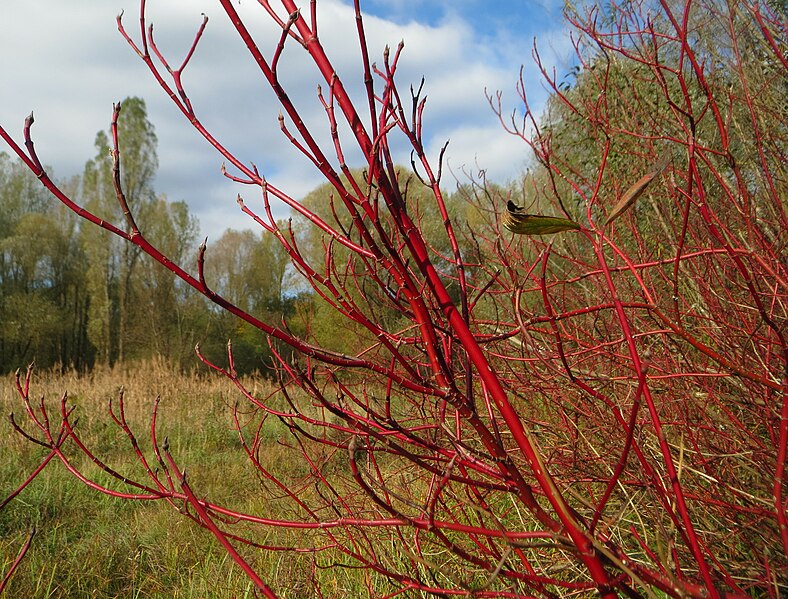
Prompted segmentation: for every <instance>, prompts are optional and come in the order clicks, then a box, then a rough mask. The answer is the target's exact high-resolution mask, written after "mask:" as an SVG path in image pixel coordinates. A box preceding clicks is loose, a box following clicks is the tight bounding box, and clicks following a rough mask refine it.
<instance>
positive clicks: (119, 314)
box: [0, 98, 474, 373]
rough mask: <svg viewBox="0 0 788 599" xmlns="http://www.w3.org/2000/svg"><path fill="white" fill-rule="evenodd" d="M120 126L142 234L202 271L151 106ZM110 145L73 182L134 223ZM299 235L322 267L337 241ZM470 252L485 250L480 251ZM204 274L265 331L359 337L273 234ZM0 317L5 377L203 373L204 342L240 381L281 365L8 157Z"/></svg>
mask: <svg viewBox="0 0 788 599" xmlns="http://www.w3.org/2000/svg"><path fill="white" fill-rule="evenodd" d="M118 130H119V131H118V134H119V140H120V152H121V156H122V161H123V163H122V164H123V166H122V173H121V179H122V185H123V189H124V190H125V194H126V200H127V202H128V205H129V208H130V209H131V211H132V212H133V213H134V214H135V219H136V221H137V224H138V226H139V227H140V229H141V230H143V231H145V234H146V236H147V237H148V238H149V239H151V241H152V242H154V244H155V245H157V246H158V247H160V248H162V250H163V251H164V252H165V253H166V254H167V255H168V256H169V257H170V258H171V259H173V261H175V262H178V263H180V264H182V265H185V266H187V267H189V266H190V265H191V266H194V265H195V264H196V261H197V252H198V241H199V240H198V235H199V223H198V221H197V218H196V217H195V216H194V214H192V213H191V212H190V210H189V206H188V204H187V203H186V202H184V201H171V200H169V199H168V198H166V197H165V196H163V195H162V194H160V193H157V192H156V190H155V188H154V181H155V176H156V171H157V168H158V156H157V138H156V133H155V129H154V126H153V124H152V123H151V122H150V121H149V120H148V116H147V111H146V107H145V102H144V100H142V99H140V98H127V99H126V100H125V101H124V102H123V110H122V113H121V116H120V118H119V121H118ZM110 147H111V139H110V137H109V134H108V132H105V131H99V132H98V134H97V135H96V139H95V148H96V154H95V157H94V158H93V159H91V160H89V161H88V162H87V163H86V164H85V167H84V170H83V172H82V174H81V175H77V176H74V177H72V178H70V179H68V180H63V181H61V182H60V184H61V186H62V187H63V188H64V190H66V192H67V193H68V194H69V195H70V196H71V197H75V198H78V199H79V200H80V203H82V204H83V205H85V207H86V208H87V209H89V210H91V211H92V212H93V213H95V214H97V215H99V216H100V217H101V218H104V219H106V220H108V221H110V222H114V223H122V222H124V219H123V215H122V213H121V209H120V207H119V204H118V202H117V199H116V196H115V190H114V187H113V181H112V177H113V173H112V158H111V153H110ZM410 183H412V182H411V181H409V182H407V183H403V184H408V185H409V184H410ZM413 183H414V185H413V187H414V188H416V187H419V185H418V183H417V182H413ZM421 187H423V186H421ZM416 195H418V193H416ZM423 195H424V200H425V201H424V202H423V203H422V204H421V208H420V210H421V211H422V213H423V218H424V221H425V222H426V223H431V224H428V225H427V227H428V228H429V229H430V230H431V231H432V238H433V241H434V245H435V248H436V252H438V253H439V254H441V253H443V254H444V255H447V256H448V255H449V253H450V251H451V250H450V248H449V247H448V239H447V238H446V237H445V231H444V230H443V227H442V226H441V218H440V215H439V214H438V213H437V211H436V209H435V207H434V204H431V203H429V202H428V201H427V197H428V190H427V188H424V193H423ZM452 198H453V201H452V204H453V205H454V206H455V208H456V211H457V212H458V214H459V213H461V212H466V213H468V214H467V215H465V216H468V217H469V218H470V219H471V220H473V218H474V217H473V215H472V213H473V212H474V207H473V206H472V205H471V204H468V203H467V202H466V201H465V199H464V197H463V194H462V193H456V194H454V195H453V196H452ZM331 202H332V198H331V189H330V186H328V185H327V184H325V185H322V186H320V187H318V188H317V189H315V190H314V191H313V192H311V193H310V194H308V195H307V197H306V198H304V203H305V205H306V206H308V207H309V208H310V209H312V210H314V211H315V212H316V213H318V214H322V215H323V216H324V217H326V218H330V216H331V210H332V209H331ZM433 212H434V214H433ZM461 220H463V222H466V223H467V222H469V221H468V218H463V219H461ZM290 226H291V227H292V230H293V234H294V235H295V236H297V238H298V239H299V243H300V244H301V245H302V246H303V247H306V248H309V249H308V252H309V253H310V254H312V255H313V257H314V258H315V259H316V260H319V259H318V258H317V256H318V255H319V254H320V253H321V252H323V251H325V247H324V244H325V243H326V240H325V239H324V238H322V237H321V236H320V235H319V234H317V233H315V231H314V229H313V228H312V227H310V226H309V223H308V222H307V221H306V220H303V219H302V218H300V217H299V216H297V215H295V216H294V217H293V219H292V224H291V225H290ZM442 232H443V236H442V237H441V235H442ZM467 250H468V253H471V252H472V248H471V247H470V246H469V247H468V248H467ZM205 275H206V278H207V279H208V281H209V284H210V285H211V287H212V288H213V289H214V290H215V291H216V292H218V293H220V294H221V295H223V296H224V297H225V298H227V299H228V300H230V301H231V302H232V303H234V304H235V305H237V306H238V307H239V308H241V309H242V310H244V311H246V312H249V313H252V314H255V315H256V316H257V317H258V318H261V319H262V320H264V321H266V322H272V323H279V322H280V321H282V320H283V319H285V320H286V321H287V323H288V326H289V327H291V328H292V327H295V328H299V327H300V328H301V329H302V333H303V334H306V335H308V336H311V337H313V338H314V339H316V340H317V341H319V342H320V343H323V344H325V345H328V346H335V347H336V348H337V349H339V350H347V351H349V350H351V349H352V348H350V347H344V345H345V344H346V342H347V341H348V340H349V339H352V338H354V336H353V335H344V334H342V327H343V326H347V325H346V324H345V323H344V319H343V318H342V317H341V315H340V314H337V313H336V312H335V311H334V310H333V309H332V308H331V306H329V305H328V304H326V303H325V302H324V301H322V299H321V297H320V295H319V294H315V293H314V292H313V291H311V290H310V291H306V290H305V289H304V287H303V284H301V283H299V281H298V276H297V273H295V272H294V271H293V269H292V267H291V266H290V261H289V258H288V256H287V253H286V252H285V251H284V249H283V248H282V246H281V244H280V243H279V242H278V241H277V240H276V239H275V238H274V237H273V236H272V235H269V234H266V233H265V232H263V233H262V234H261V233H257V232H253V231H251V230H241V231H238V230H232V229H228V230H227V231H225V232H224V234H223V235H222V236H221V237H220V238H219V239H218V240H216V241H214V242H211V243H210V245H209V247H208V251H207V253H206V261H205ZM370 291H371V290H370ZM362 292H364V290H363V289H359V293H362ZM383 304H385V301H381V306H382V305H383ZM0 322H2V323H3V326H2V327H0V371H2V372H3V373H7V372H13V371H14V370H16V369H18V368H21V367H24V366H26V365H27V364H29V363H31V362H35V364H36V366H37V367H38V368H45V369H46V368H53V367H54V368H59V369H64V370H65V369H72V368H73V369H77V370H79V371H86V370H90V369H91V368H93V367H95V366H97V365H100V366H110V367H111V366H115V365H119V364H124V363H127V362H129V361H135V360H143V359H148V358H152V357H154V356H157V357H164V358H166V359H167V360H169V361H171V362H173V363H174V364H176V365H178V366H180V367H182V368H189V367H192V366H194V365H196V364H197V360H196V357H195V353H194V348H195V345H196V344H198V343H199V344H200V349H201V351H202V352H203V353H204V354H205V355H206V357H209V358H211V359H217V360H221V359H222V354H224V353H226V343H227V341H228V340H231V341H232V343H233V355H234V359H235V367H236V369H237V370H238V371H239V372H251V371H267V370H268V369H269V368H270V367H271V366H272V364H273V360H272V353H271V352H272V348H271V347H270V346H269V340H267V339H266V338H265V336H264V335H262V334H261V333H260V332H259V331H257V330H255V329H254V328H253V327H251V326H249V325H247V324H246V323H243V322H241V321H240V320H238V319H236V318H235V317H234V316H232V315H231V314H229V313H227V312H225V311H223V310H219V309H217V308H216V307H215V306H214V305H213V304H211V303H210V302H208V301H207V300H206V299H205V297H203V296H202V295H200V294H198V293H196V292H195V291H194V290H193V289H191V288H190V287H188V286H187V285H185V284H184V283H183V282H181V281H178V280H174V279H173V277H172V275H171V273H169V272H168V271H167V270H166V269H165V268H163V267H162V266H161V265H160V264H158V263H155V262H153V261H152V260H150V259H147V258H146V257H144V256H142V253H141V250H140V249H139V248H138V247H136V246H134V245H132V244H128V243H125V242H123V241H121V240H119V239H117V238H116V237H113V236H112V235H110V234H109V233H107V232H106V231H102V230H98V229H96V228H95V227H90V226H85V224H84V223H83V222H81V220H80V219H79V217H77V216H76V215H75V214H73V213H72V212H71V211H69V210H68V209H66V208H65V207H64V206H63V205H62V204H60V203H58V202H56V201H54V200H53V199H52V198H51V197H50V196H49V194H48V192H47V191H46V190H45V189H44V188H43V187H41V185H40V184H39V183H38V181H37V180H36V178H35V176H34V175H32V174H31V173H30V171H29V170H28V169H27V168H26V167H25V165H24V164H22V163H21V162H20V161H18V160H13V159H12V158H11V157H10V156H9V155H8V154H7V153H0ZM277 351H280V352H284V353H287V352H288V351H289V349H287V348H284V347H280V348H278V349H277Z"/></svg>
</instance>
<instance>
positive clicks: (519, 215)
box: [503, 201, 580, 235]
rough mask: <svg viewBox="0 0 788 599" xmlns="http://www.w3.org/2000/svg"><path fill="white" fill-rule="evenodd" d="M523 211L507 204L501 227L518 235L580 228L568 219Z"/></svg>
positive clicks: (546, 233) (518, 207) (514, 205)
mask: <svg viewBox="0 0 788 599" xmlns="http://www.w3.org/2000/svg"><path fill="white" fill-rule="evenodd" d="M523 210H524V209H523V208H521V207H520V206H518V205H516V204H515V203H514V202H511V201H510V202H507V204H506V214H504V215H503V226H504V227H506V228H507V229H509V230H510V231H511V232H512V233H517V234H518V235H549V234H551V233H561V232H562V231H573V230H577V229H579V228H580V225H578V224H577V223H576V222H575V221H573V220H569V219H568V218H559V217H557V216H543V215H541V214H526V213H525V212H524V211H523Z"/></svg>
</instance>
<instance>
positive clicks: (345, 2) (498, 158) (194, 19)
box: [0, 0, 572, 239]
mask: <svg viewBox="0 0 788 599" xmlns="http://www.w3.org/2000/svg"><path fill="white" fill-rule="evenodd" d="M147 4H148V18H149V21H152V22H153V23H154V25H155V29H154V33H155V36H156V39H157V41H158V43H159V45H160V48H161V49H162V51H163V53H164V54H165V56H167V57H168V59H169V60H170V62H171V63H173V64H179V63H180V61H181V60H182V58H183V56H184V54H185V52H186V51H187V49H188V47H189V45H190V43H191V40H192V38H193V35H194V33H195V32H196V30H197V28H198V27H199V25H200V23H201V21H202V16H201V15H202V13H204V14H206V15H207V16H208V18H209V22H208V26H207V29H206V31H205V34H204V36H203V40H202V41H201V43H200V45H199V46H198V48H197V51H196V52H195V55H194V57H193V58H192V61H191V63H190V65H189V67H188V68H187V69H186V71H185V72H184V75H183V82H184V87H185V89H186V91H187V93H188V94H189V97H190V98H191V101H192V104H193V106H194V107H195V110H196V112H197V114H198V116H199V117H200V119H201V120H202V121H203V122H204V124H205V125H206V126H207V127H208V128H209V130H210V131H211V132H212V133H213V134H214V136H215V137H216V138H218V139H219V140H221V141H222V143H223V144H224V145H225V146H226V147H227V148H229V149H230V150H231V151H232V152H233V153H234V154H235V155H237V156H238V157H239V158H240V159H241V160H242V161H243V162H245V163H247V164H248V163H254V164H255V165H256V166H257V167H258V169H259V170H260V172H261V173H263V174H264V175H265V176H266V178H267V179H268V180H269V181H270V182H271V183H272V184H274V185H276V186H277V187H279V188H280V189H283V190H285V191H286V192H288V193H289V194H290V195H291V196H292V197H295V198H300V197H303V196H304V195H305V194H306V193H308V192H309V191H311V190H312V189H314V188H315V187H316V186H317V185H319V184H320V183H322V180H321V178H320V175H319V173H318V172H317V171H316V170H315V168H314V167H313V166H312V165H311V163H310V162H309V161H308V160H306V159H305V158H304V157H303V156H301V155H299V154H298V152H297V150H296V149H295V148H294V147H293V146H292V145H291V144H290V143H289V142H288V141H287V140H285V139H284V138H283V136H282V134H281V132H280V130H279V126H278V121H277V117H278V114H279V107H278V105H277V104H276V99H275V97H274V96H273V94H272V93H271V92H270V90H269V89H268V88H267V87H266V85H265V81H264V80H263V79H262V77H261V76H260V74H259V71H256V70H255V65H254V64H253V62H252V61H251V58H250V56H249V53H248V52H247V51H246V49H245V47H244V45H243V43H242V42H241V40H240V39H239V38H238V36H237V34H236V33H235V31H234V29H233V28H232V26H231V25H230V23H229V20H228V18H227V16H226V15H225V14H224V12H223V11H222V9H221V7H220V5H219V4H218V2H216V1H215V0H148V3H147ZM277 4H278V3H277V2H272V5H277ZM303 4H304V5H305V6H306V8H305V13H306V14H308V2H303ZM234 5H235V7H236V10H238V11H239V14H241V16H242V17H243V18H244V19H245V20H246V22H247V25H248V26H249V28H250V30H252V31H253V32H254V35H255V39H256V40H257V42H258V45H259V46H260V48H261V49H262V50H263V51H264V53H267V54H268V55H269V56H270V52H271V50H273V48H274V47H275V45H276V42H277V41H278V38H279V36H278V33H277V32H276V31H275V30H274V29H273V28H272V26H271V24H270V20H269V19H268V17H267V16H266V15H264V14H263V11H262V10H261V8H260V6H259V4H258V3H257V2H256V1H254V0H235V1H234ZM361 6H362V11H363V12H364V14H365V21H364V22H365V27H366V31H367V36H368V40H369V41H368V43H369V48H370V54H371V57H372V60H373V61H374V60H377V61H379V62H382V58H381V57H382V52H383V48H384V47H385V46H386V45H389V46H391V47H392V48H394V47H396V45H397V44H398V43H399V42H400V41H403V42H404V44H405V48H404V53H403V55H402V58H401V59H400V67H399V71H398V76H397V77H398V78H397V80H398V82H399V84H400V86H401V89H402V90H404V91H407V90H408V87H409V86H410V85H411V84H414V85H418V84H419V82H420V80H421V78H422V77H424V78H425V80H426V83H425V87H424V93H425V94H426V95H427V109H426V112H425V117H424V138H425V139H424V142H425V146H426V148H427V150H428V155H429V156H430V157H432V159H433V161H434V163H436V160H435V159H436V158H437V155H438V152H439V150H440V148H441V147H442V146H443V145H444V144H445V143H446V141H449V146H448V149H447V152H446V158H445V166H444V170H445V171H446V174H445V175H444V182H445V183H446V184H447V185H453V181H454V179H455V178H456V179H459V180H464V179H465V177H466V174H467V173H471V172H478V170H479V169H480V168H481V169H484V170H485V171H486V173H487V176H488V178H489V179H492V180H494V181H497V182H501V183H505V182H506V181H508V180H511V179H514V178H516V177H517V176H518V175H519V174H520V173H521V172H522V171H523V170H524V168H525V166H526V164H527V161H528V159H529V151H528V148H527V146H526V145H525V144H524V142H523V141H522V140H519V139H517V138H516V137H513V136H511V135H509V134H507V133H506V132H505V131H504V130H503V128H502V126H501V124H500V122H499V121H498V117H497V116H496V115H495V114H494V113H493V111H492V110H491V109H490V106H489V104H488V102H487V99H486V97H485V90H487V91H488V92H490V93H495V92H497V91H501V92H502V93H503V102H504V109H505V111H506V112H507V113H509V112H511V111H512V110H522V102H521V101H519V99H518V97H517V93H516V88H515V85H516V83H517V80H518V77H519V72H520V67H521V65H523V66H524V74H525V81H526V89H527V91H528V94H529V100H530V101H531V102H532V106H533V107H535V108H536V109H537V110H538V109H539V108H540V107H541V106H542V105H543V103H544V101H545V99H546V97H547V94H546V92H545V90H544V87H543V85H542V83H541V80H540V77H539V75H538V71H537V69H536V66H535V65H534V61H533V58H532V50H533V44H534V39H535V38H536V42H537V44H538V47H539V52H540V55H541V56H542V58H543V59H544V61H545V62H546V63H547V65H548V66H549V67H553V66H554V67H555V68H556V69H557V72H558V73H559V75H560V73H562V72H566V71H567V70H568V69H569V67H570V66H571V60H572V47H571V42H570V38H569V34H568V30H567V28H566V25H565V23H564V21H563V20H562V18H561V6H562V2H561V0H520V1H517V0H499V1H496V2H493V1H492V0H366V1H364V0H362V2H361ZM122 10H125V16H124V23H125V24H126V27H127V28H128V30H129V32H130V33H132V35H134V36H136V38H137V39H138V38H139V20H138V15H139V9H138V3H137V1H136V0H36V1H34V2H14V3H10V2H3V3H1V4H0V124H1V125H2V126H3V127H5V128H6V129H7V130H8V131H10V132H11V134H12V135H14V136H15V138H16V139H17V140H18V141H20V142H21V138H22V135H21V132H22V125H23V121H24V118H25V116H27V115H28V114H29V113H30V112H31V111H34V114H35V125H34V127H33V139H34V141H35V143H36V149H37V151H38V154H39V157H40V158H41V160H42V161H43V162H44V163H45V164H46V165H49V166H50V167H51V169H52V174H53V175H54V176H55V177H56V178H66V177H70V176H72V175H75V174H78V173H81V171H82V169H83V167H84V164H85V162H86V161H87V160H89V159H91V158H93V157H94V156H95V148H94V145H93V144H94V140H95V136H96V133H97V132H98V131H99V130H102V129H104V130H106V129H107V128H108V125H109V121H110V118H111V115H112V103H113V102H116V101H119V100H122V99H123V98H125V97H128V96H138V97H141V98H143V99H144V100H145V102H146V104H147V108H148V118H149V120H150V121H151V122H152V123H153V125H154V127H155V130H156V134H157V136H158V155H159V171H158V174H157V178H156V183H155V188H156V190H157V191H158V192H159V193H161V194H163V195H165V196H166V197H167V198H168V199H169V200H173V201H175V200H184V201H186V202H187V203H188V204H189V206H190V209H191V211H192V213H193V214H195V215H196V216H197V218H198V219H199V221H200V225H201V229H202V234H203V235H208V236H210V237H212V238H213V239H216V238H217V237H218V236H219V235H221V233H222V232H223V231H224V229H226V228H236V229H239V228H251V227H253V224H254V223H252V222H250V221H249V220H248V218H247V217H245V216H244V215H243V214H241V213H240V212H239V210H238V206H237V204H236V202H235V198H236V196H237V194H239V193H240V194H242V195H243V197H244V199H245V200H246V202H247V204H249V205H252V206H253V205H254V199H255V194H254V190H252V189H251V188H250V187H248V186H239V185H238V184H235V183H233V182H231V181H228V180H227V179H225V178H224V177H223V176H222V175H221V171H220V169H221V165H222V158H221V157H220V156H218V155H217V153H216V151H215V150H213V149H212V148H211V147H210V146H209V145H208V144H207V143H206V142H205V141H204V140H203V138H202V137H201V136H200V135H199V134H197V133H196V132H195V131H194V130H193V129H191V127H190V126H189V125H188V122H187V121H186V119H185V118H184V117H183V115H182V114H181V113H180V112H179V111H178V110H177V108H176V107H175V106H174V105H173V104H172V102H171V101H170V99H169V98H168V97H167V95H166V94H165V93H164V91H163V90H162V89H161V88H160V87H159V86H158V84H157V83H156V82H155V80H154V78H153V76H152V75H151V74H150V72H149V71H148V70H147V67H145V65H144V64H143V62H142V61H141V60H140V59H139V57H138V56H137V55H136V54H135V53H134V51H133V50H132V49H131V47H130V46H129V45H128V44H127V43H126V41H125V40H124V39H123V38H122V37H121V35H120V34H119V33H118V31H117V28H116V24H115V18H116V16H117V15H118V14H119V13H120V12H121V11H122ZM318 11H319V12H318V27H319V37H320V40H321V42H322V43H323V45H324V46H325V47H326V50H327V53H328V55H329V57H330V58H331V60H332V61H333V64H334V66H335V68H336V70H337V72H338V73H339V75H340V77H341V78H343V80H344V81H345V85H346V87H347V88H348V89H349V92H350V94H351V97H354V98H359V99H360V98H361V97H362V96H361V92H362V91H363V83H362V81H361V77H360V73H361V69H360V66H359V65H360V62H359V53H358V42H357V38H356V33H355V32H356V30H355V20H354V17H353V12H352V2H351V1H350V0H319V1H318ZM280 14H282V15H283V16H284V11H280ZM280 71H281V73H282V75H281V78H282V81H283V82H284V84H285V86H286V88H287V90H288V93H289V95H290V97H291V98H293V99H294V100H295V103H296V105H297V106H298V108H299V110H300V111H301V112H302V114H303V116H304V121H305V122H306V123H307V124H308V125H309V126H310V128H311V129H312V130H313V131H315V132H319V135H318V137H319V139H321V140H322V141H323V142H324V143H325V142H328V140H329V137H328V127H327V125H326V120H325V112H324V110H323V108H322V107H321V105H320V103H319V101H318V99H317V96H316V89H317V85H318V83H320V80H319V76H318V75H317V73H316V72H315V70H314V69H310V65H309V64H308V62H306V60H305V56H304V53H303V52H302V51H300V48H299V47H298V46H296V45H295V44H291V45H289V46H288V47H287V48H286V51H285V52H284V54H283V57H282V59H281V66H280ZM324 87H325V86H324ZM361 105H363V103H362V104H361ZM345 145H346V147H347V148H348V150H349V148H350V147H351V143H350V140H349V139H348V140H347V141H346V142H345ZM324 148H325V150H326V152H327V153H329V154H330V153H331V146H330V143H329V144H328V145H325V146H324ZM398 148H399V149H400V150H402V148H403V146H398ZM0 151H8V149H7V148H3V147H0ZM401 156H402V158H403V159H404V160H406V161H407V156H408V155H407V153H402V154H401ZM358 158H359V156H358V155H354V154H353V153H352V152H351V151H348V156H347V159H348V163H349V164H350V165H351V166H354V165H358V164H360V163H359V162H358ZM354 162H355V164H354ZM258 205H259V204H258ZM276 210H277V212H278V213H277V216H282V217H284V216H287V210H286V208H284V207H283V206H280V207H277V208H276Z"/></svg>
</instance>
